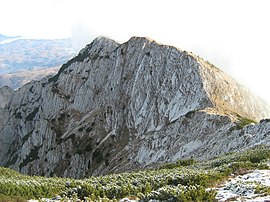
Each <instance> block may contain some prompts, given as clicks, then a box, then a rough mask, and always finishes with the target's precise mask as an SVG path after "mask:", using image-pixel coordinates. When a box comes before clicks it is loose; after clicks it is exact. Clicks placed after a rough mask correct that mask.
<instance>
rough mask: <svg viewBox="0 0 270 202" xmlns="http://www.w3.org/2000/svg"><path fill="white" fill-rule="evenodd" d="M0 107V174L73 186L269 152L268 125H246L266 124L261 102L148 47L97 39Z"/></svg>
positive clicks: (182, 57)
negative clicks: (257, 149)
mask: <svg viewBox="0 0 270 202" xmlns="http://www.w3.org/2000/svg"><path fill="white" fill-rule="evenodd" d="M4 95H8V96H6V98H5V99H3V96H4ZM1 96H2V97H1ZM0 100H5V104H3V105H1V106H0V112H1V117H0V127H1V128H0V130H1V131H0V162H1V165H4V166H7V167H11V168H14V169H16V170H19V171H20V172H23V173H27V174H35V175H47V176H50V175H59V176H68V177H76V178H80V177H85V176H90V175H100V174H106V173H112V172H121V171H128V170H132V169H138V168H143V167H146V166H153V165H156V164H158V163H162V162H168V161H175V160H177V159H182V158H191V157H194V158H198V159H207V158H210V157H214V156H216V155H219V154H222V153H225V152H229V151H237V150H239V149H245V148H248V147H250V146H253V145H256V144H264V143H265V144H269V143H267V142H269V137H268V134H270V121H269V120H268V119H265V120H262V121H260V122H259V123H257V124H248V123H251V122H254V123H255V122H257V121H259V120H261V119H263V118H267V117H269V116H270V110H269V107H268V106H267V105H266V104H265V103H264V102H263V101H261V100H260V99H259V98H258V97H256V96H255V95H253V94H252V93H251V92H250V91H249V90H248V89H246V88H245V87H244V86H242V85H240V84H238V83H237V82H236V81H235V80H234V79H232V78H231V77H230V76H228V75H227V74H225V73H224V72H222V71H221V70H219V69H218V68H216V67H214V66H213V65H211V64H209V63H208V62H205V61H203V60H202V59H201V58H199V57H197V56H194V55H193V54H191V53H188V52H186V51H182V50H179V49H177V48H175V47H172V46H166V45H161V44H158V43H156V42H155V41H153V40H150V39H147V38H140V37H132V38H131V39H130V40H129V41H127V42H126V43H123V44H119V43H117V42H115V41H113V40H111V39H108V38H105V37H99V38H97V39H95V40H94V41H93V42H92V43H91V44H89V45H87V46H86V47H85V48H84V49H83V50H81V51H80V53H79V54H78V55H77V56H76V57H75V58H73V59H71V60H70V61H68V62H67V63H66V64H64V65H63V66H62V67H61V68H60V70H59V72H58V73H57V74H56V75H55V76H53V77H46V78H44V79H42V80H40V81H33V82H31V83H29V84H26V85H25V86H23V87H22V88H20V89H19V90H17V91H11V90H10V89H8V88H5V89H1V91H0ZM247 124H248V125H247ZM246 125H247V126H246Z"/></svg>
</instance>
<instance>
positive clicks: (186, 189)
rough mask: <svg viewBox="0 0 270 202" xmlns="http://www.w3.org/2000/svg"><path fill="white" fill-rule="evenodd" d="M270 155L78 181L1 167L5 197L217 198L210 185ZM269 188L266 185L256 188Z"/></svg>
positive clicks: (1, 196)
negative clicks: (39, 175) (18, 171)
mask: <svg viewBox="0 0 270 202" xmlns="http://www.w3.org/2000/svg"><path fill="white" fill-rule="evenodd" d="M269 158H270V149H269V148H268V147H262V146H261V147H256V148H253V149H250V150H248V151H244V152H239V153H230V154H227V155H224V156H222V157H219V158H215V159H212V160H209V161H207V162H196V161H195V160H193V159H188V160H181V161H177V162H175V163H170V164H165V165H163V166H161V167H159V168H156V169H152V170H144V171H139V172H131V173H122V174H111V175H106V176H99V177H90V178H86V179H81V180H76V179H69V178H57V177H54V178H46V177H38V176H26V175H21V174H19V173H17V172H15V171H13V170H10V169H7V168H3V167H0V201H1V200H2V201H23V200H26V199H40V198H52V197H54V196H57V195H59V197H61V199H62V200H63V201H65V200H68V199H74V200H77V199H81V200H86V201H118V200H119V199H121V198H124V197H128V196H129V197H130V196H133V198H136V199H137V200H139V201H142V202H143V201H149V200H151V199H152V200H158V201H214V200H215V196H216V191H215V190H214V189H211V187H213V186H215V185H216V184H217V183H219V182H221V181H222V180H224V179H226V178H227V177H228V176H230V175H231V174H232V173H244V172H247V171H249V170H252V169H258V168H259V169H265V168H268V166H267V165H266V164H265V161H266V160H268V159H269ZM257 189H258V192H259V191H262V190H263V191H265V190H267V192H268V189H267V188H263V189H262V188H261V187H260V188H257Z"/></svg>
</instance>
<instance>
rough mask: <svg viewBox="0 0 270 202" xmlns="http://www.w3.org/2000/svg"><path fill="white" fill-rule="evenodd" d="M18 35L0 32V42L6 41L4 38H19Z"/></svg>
mask: <svg viewBox="0 0 270 202" xmlns="http://www.w3.org/2000/svg"><path fill="white" fill-rule="evenodd" d="M19 37H20V36H6V35H3V34H0V42H2V41H6V40H9V39H15V38H19Z"/></svg>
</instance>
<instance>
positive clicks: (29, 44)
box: [0, 38, 74, 89]
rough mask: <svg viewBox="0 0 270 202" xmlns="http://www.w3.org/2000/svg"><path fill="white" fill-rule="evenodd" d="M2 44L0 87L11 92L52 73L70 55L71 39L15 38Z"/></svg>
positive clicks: (0, 52) (71, 51)
mask: <svg viewBox="0 0 270 202" xmlns="http://www.w3.org/2000/svg"><path fill="white" fill-rule="evenodd" d="M4 42H5V41H4ZM4 42H3V43H0V86H4V85H9V86H10V87H11V88H13V89H17V88H19V87H21V86H22V85H23V84H25V83H27V82H30V81H31V80H32V79H41V78H42V77H44V76H47V75H49V74H52V73H56V72H57V70H58V69H59V67H60V65H62V64H63V63H64V62H66V61H67V60H69V59H70V58H71V57H72V56H73V55H74V50H73V48H72V41H71V39H55V40H53V39H48V40H45V39H40V40H37V39H23V38H19V39H17V38H15V39H14V40H13V41H7V42H6V43H4ZM56 68H57V70H56ZM46 70H48V71H46Z"/></svg>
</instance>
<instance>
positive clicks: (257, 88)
mask: <svg viewBox="0 0 270 202" xmlns="http://www.w3.org/2000/svg"><path fill="white" fill-rule="evenodd" d="M269 5H270V1H269V0H185V1H184V0H166V1H158V0H153V1H152V0H135V1H131V0H96V1H92V0H2V1H1V3H0V33H1V34H7V35H23V36H26V37H30V38H64V37H72V38H73V40H74V46H75V47H76V48H78V49H80V48H82V47H84V46H85V44H86V43H89V42H91V41H92V40H93V38H95V37H96V36H99V35H105V36H108V37H111V38H113V39H115V40H117V41H119V42H124V41H126V40H128V39H129V38H130V37H131V36H135V35H136V36H147V37H150V38H152V39H154V40H156V41H158V42H160V43H164V44H171V45H174V46H176V47H179V48H181V49H184V50H187V51H191V52H193V53H195V54H196V55H199V56H201V57H203V58H204V59H205V60H208V61H210V62H211V63H213V64H215V65H216V66H218V67H219V68H221V69H223V70H224V71H225V72H227V73H229V74H230V75H232V76H233V77H234V78H236V79H237V80H238V81H240V82H241V83H243V84H244V85H246V86H248V87H249V88H250V89H251V90H253V91H254V92H255V93H256V94H258V95H259V96H261V97H263V98H264V99H265V100H267V101H268V102H269V103H270V93H269V92H270V91H269V90H268V86H270V76H269V70H268V69H269V66H270V65H269V58H270V57H269V55H268V53H269V50H268V49H269V47H270V31H269V25H270V22H269V21H270V11H269Z"/></svg>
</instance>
